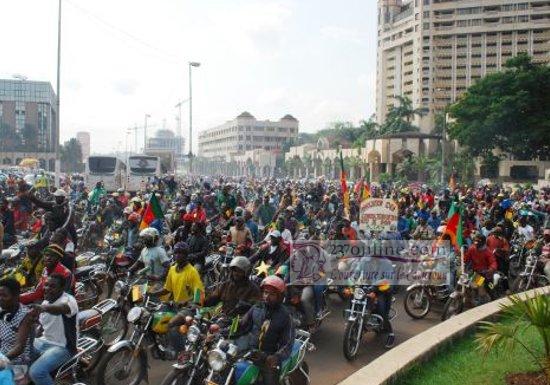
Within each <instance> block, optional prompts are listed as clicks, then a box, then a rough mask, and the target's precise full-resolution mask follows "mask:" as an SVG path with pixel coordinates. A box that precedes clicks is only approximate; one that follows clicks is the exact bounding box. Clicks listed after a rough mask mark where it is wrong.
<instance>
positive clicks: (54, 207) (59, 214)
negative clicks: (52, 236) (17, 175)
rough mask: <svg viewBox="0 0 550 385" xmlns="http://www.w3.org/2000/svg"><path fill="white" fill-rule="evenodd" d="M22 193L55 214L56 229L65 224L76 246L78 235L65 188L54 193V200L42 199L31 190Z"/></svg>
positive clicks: (38, 205)
mask: <svg viewBox="0 0 550 385" xmlns="http://www.w3.org/2000/svg"><path fill="white" fill-rule="evenodd" d="M22 194H23V196H28V197H29V199H30V200H31V202H32V203H34V204H35V205H36V206H37V207H41V208H43V209H44V210H46V211H49V212H51V213H52V214H53V217H52V218H53V221H54V222H55V226H56V229H57V228H60V227H63V226H64V225H65V226H66V228H67V231H68V232H69V235H70V236H71V239H72V241H73V243H74V244H75V248H76V245H77V241H78V236H77V234H76V229H75V227H74V225H73V223H72V218H70V213H71V210H70V208H69V201H68V200H67V193H66V192H65V191H64V190H61V189H57V190H56V191H55V192H54V194H53V196H54V199H55V201H53V202H51V201H42V200H40V199H38V198H37V197H35V196H34V195H32V194H30V193H29V192H24V193H22Z"/></svg>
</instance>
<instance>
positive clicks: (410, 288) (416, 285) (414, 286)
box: [407, 283, 422, 291]
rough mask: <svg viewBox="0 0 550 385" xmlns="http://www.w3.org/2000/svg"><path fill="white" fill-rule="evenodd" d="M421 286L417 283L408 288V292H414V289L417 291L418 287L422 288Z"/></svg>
mask: <svg viewBox="0 0 550 385" xmlns="http://www.w3.org/2000/svg"><path fill="white" fill-rule="evenodd" d="M420 286H422V285H421V284H419V283H415V284H413V285H411V286H409V287H407V291H413V290H414V289H416V288H417V287H420Z"/></svg>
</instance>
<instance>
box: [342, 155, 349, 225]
mask: <svg viewBox="0 0 550 385" xmlns="http://www.w3.org/2000/svg"><path fill="white" fill-rule="evenodd" d="M340 189H341V190H342V198H343V201H344V214H345V215H346V216H347V217H348V218H349V191H348V183H347V181H346V171H345V169H344V155H343V154H342V150H340Z"/></svg>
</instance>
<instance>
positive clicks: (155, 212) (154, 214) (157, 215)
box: [139, 194, 164, 230]
mask: <svg viewBox="0 0 550 385" xmlns="http://www.w3.org/2000/svg"><path fill="white" fill-rule="evenodd" d="M163 218H164V214H163V213H162V209H161V208H160V204H159V201H158V199H157V197H156V195H155V194H151V199H149V203H148V204H147V207H146V208H145V212H144V213H143V218H142V219H141V224H140V225H139V229H140V230H143V229H145V228H147V227H149V226H150V225H151V223H152V222H153V221H154V220H155V219H163Z"/></svg>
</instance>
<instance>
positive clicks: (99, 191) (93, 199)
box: [88, 182, 107, 207]
mask: <svg viewBox="0 0 550 385" xmlns="http://www.w3.org/2000/svg"><path fill="white" fill-rule="evenodd" d="M105 195H107V191H106V190H105V188H104V187H103V182H97V183H96V185H95V187H94V189H93V190H92V191H91V192H90V194H89V195H88V203H89V207H94V206H97V205H99V201H100V200H101V198H102V197H104V196H105Z"/></svg>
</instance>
